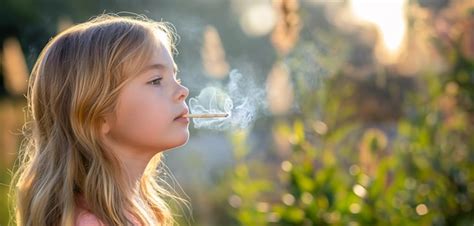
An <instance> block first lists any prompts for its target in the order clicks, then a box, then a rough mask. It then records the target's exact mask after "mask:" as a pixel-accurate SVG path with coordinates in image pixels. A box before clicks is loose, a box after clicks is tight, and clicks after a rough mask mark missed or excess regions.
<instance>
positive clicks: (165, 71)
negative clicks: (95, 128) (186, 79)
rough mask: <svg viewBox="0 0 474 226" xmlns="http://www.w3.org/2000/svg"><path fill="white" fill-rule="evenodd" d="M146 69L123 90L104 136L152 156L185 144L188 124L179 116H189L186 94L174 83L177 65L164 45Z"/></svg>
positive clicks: (176, 82)
mask: <svg viewBox="0 0 474 226" xmlns="http://www.w3.org/2000/svg"><path fill="white" fill-rule="evenodd" d="M147 65H148V66H146V67H145V68H144V69H143V70H142V71H141V72H137V73H138V74H137V75H132V76H133V78H132V79H131V80H129V82H128V83H127V84H126V85H125V86H124V87H123V89H122V91H121V93H120V94H119V97H118V105H117V108H116V109H117V110H116V112H115V115H114V117H112V119H108V120H107V119H106V123H105V124H106V126H105V129H103V133H104V134H105V135H106V136H107V137H108V138H109V140H110V141H112V142H114V143H115V145H113V146H115V147H120V149H122V150H123V149H127V150H130V151H137V152H140V153H143V152H146V153H149V154H151V155H153V154H156V153H158V152H160V151H164V150H167V149H170V148H173V147H177V146H181V145H183V144H185V143H186V142H187V140H188V138H189V131H188V125H189V120H188V119H187V118H183V117H181V116H183V115H184V114H187V113H188V107H187V105H186V102H185V99H186V97H187V96H188V94H189V91H188V89H187V88H186V87H184V86H182V85H181V84H180V81H179V80H178V79H176V70H177V68H176V65H175V63H174V61H173V58H172V56H171V54H170V52H169V51H168V50H167V48H165V47H164V46H163V45H159V47H158V48H156V49H155V51H154V54H153V56H152V58H151V59H150V60H149V63H148V64H147ZM137 154H138V153H137Z"/></svg>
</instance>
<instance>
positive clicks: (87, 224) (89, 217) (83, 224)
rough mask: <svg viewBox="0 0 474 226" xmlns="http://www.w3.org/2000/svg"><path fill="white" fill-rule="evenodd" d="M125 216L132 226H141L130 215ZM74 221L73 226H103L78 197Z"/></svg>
mask: <svg viewBox="0 0 474 226" xmlns="http://www.w3.org/2000/svg"><path fill="white" fill-rule="evenodd" d="M127 216H128V217H129V218H130V219H131V221H132V222H133V225H136V226H140V225H141V224H140V222H138V220H137V219H136V218H135V217H133V216H132V215H130V214H128V215H127ZM74 219H75V220H74V221H75V222H74V225H75V226H105V224H104V223H103V222H102V221H100V220H99V218H97V217H96V216H95V215H94V214H93V213H92V212H90V210H89V208H87V205H86V203H85V201H84V199H83V198H82V197H79V198H78V199H77V208H76V211H75V213H74Z"/></svg>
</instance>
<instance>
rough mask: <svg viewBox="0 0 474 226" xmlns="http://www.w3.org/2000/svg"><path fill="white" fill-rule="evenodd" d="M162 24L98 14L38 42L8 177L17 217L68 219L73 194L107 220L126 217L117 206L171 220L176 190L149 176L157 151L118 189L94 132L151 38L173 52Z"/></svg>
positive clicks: (143, 217) (156, 221)
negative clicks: (128, 189)
mask: <svg viewBox="0 0 474 226" xmlns="http://www.w3.org/2000/svg"><path fill="white" fill-rule="evenodd" d="M170 28H171V27H170V26H169V25H168V24H166V23H163V22H155V21H151V20H149V19H146V18H145V17H136V16H135V17H120V16H116V15H101V16H98V17H97V18H94V19H92V20H90V21H88V22H86V23H82V24H79V25H76V26H73V27H71V28H69V29H67V30H65V31H63V32H62V33H60V34H58V35H57V36H56V37H54V38H53V39H52V40H51V41H50V42H49V43H48V44H47V45H46V47H45V48H44V49H43V51H42V52H41V54H40V56H39V58H38V60H37V62H36V64H35V65H34V67H33V70H32V73H31V77H30V84H29V89H28V94H27V99H28V111H27V116H28V118H27V119H28V120H27V121H28V122H27V123H26V124H25V127H24V133H25V134H24V135H25V137H26V139H25V141H24V142H23V143H22V146H21V149H20V159H19V161H18V163H17V165H18V170H17V171H16V173H15V175H14V180H13V181H14V182H13V183H12V193H13V198H14V200H15V203H14V214H15V218H16V224H17V225H74V211H75V208H76V199H77V196H78V195H81V196H83V198H84V200H85V202H86V203H87V205H88V207H89V208H90V210H91V212H92V213H94V214H95V215H96V216H97V217H98V218H99V219H100V220H101V221H103V223H105V224H108V225H129V224H131V222H130V221H129V219H128V218H127V217H126V213H124V212H125V210H126V211H127V212H128V213H129V214H132V215H133V216H134V217H135V218H136V219H137V220H139V221H140V223H142V224H144V225H172V224H174V221H173V216H172V214H171V210H170V208H169V206H168V205H167V204H166V202H165V199H166V198H169V197H174V198H177V197H176V196H173V195H172V194H171V193H170V192H168V191H167V190H166V189H164V187H162V185H160V183H159V182H158V181H157V176H158V175H157V170H156V168H157V166H158V164H159V163H160V158H161V155H160V154H157V155H156V156H155V157H154V158H153V159H152V160H151V161H150V162H149V164H148V166H147V168H146V169H145V172H144V173H143V176H142V178H141V179H140V181H139V182H138V183H137V185H135V187H134V188H135V190H134V195H133V197H126V195H125V193H124V192H125V186H126V183H127V182H126V181H124V179H123V177H122V173H123V172H122V171H121V170H119V168H120V167H121V165H120V162H119V161H118V158H117V157H115V156H113V155H112V154H111V152H107V151H106V148H105V146H104V144H103V143H102V142H101V141H100V139H98V138H99V131H100V130H99V127H100V123H101V120H102V119H103V117H104V116H105V115H106V114H109V113H111V112H113V111H114V108H115V106H116V102H117V97H118V94H119V92H120V90H121V88H122V87H123V86H124V84H125V83H126V82H127V81H128V79H130V78H131V77H132V76H131V75H133V74H134V73H136V72H138V71H140V68H142V67H143V66H144V64H145V63H147V62H148V59H149V58H150V57H151V54H152V50H153V48H156V46H157V43H156V42H157V40H160V41H161V42H162V43H163V45H164V46H166V48H169V49H168V50H169V51H173V52H174V49H175V48H174V45H175V40H176V39H175V37H176V36H175V33H174V32H173V29H170Z"/></svg>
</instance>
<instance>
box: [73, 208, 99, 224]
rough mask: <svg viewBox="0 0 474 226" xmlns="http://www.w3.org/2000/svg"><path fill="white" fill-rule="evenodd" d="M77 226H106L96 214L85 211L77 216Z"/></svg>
mask: <svg viewBox="0 0 474 226" xmlns="http://www.w3.org/2000/svg"><path fill="white" fill-rule="evenodd" d="M75 226H104V224H103V223H102V222H101V221H100V220H99V219H98V218H97V217H96V216H95V215H94V214H92V213H90V212H88V211H86V210H83V211H81V212H80V213H79V214H78V215H77V217H76V221H75Z"/></svg>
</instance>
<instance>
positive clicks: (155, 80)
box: [150, 78, 163, 85]
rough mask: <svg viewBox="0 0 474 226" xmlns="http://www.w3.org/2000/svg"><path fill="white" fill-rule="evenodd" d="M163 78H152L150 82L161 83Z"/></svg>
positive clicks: (153, 83)
mask: <svg viewBox="0 0 474 226" xmlns="http://www.w3.org/2000/svg"><path fill="white" fill-rule="evenodd" d="M162 79H163V78H157V79H154V80H151V81H150V84H152V85H161V80H162Z"/></svg>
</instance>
